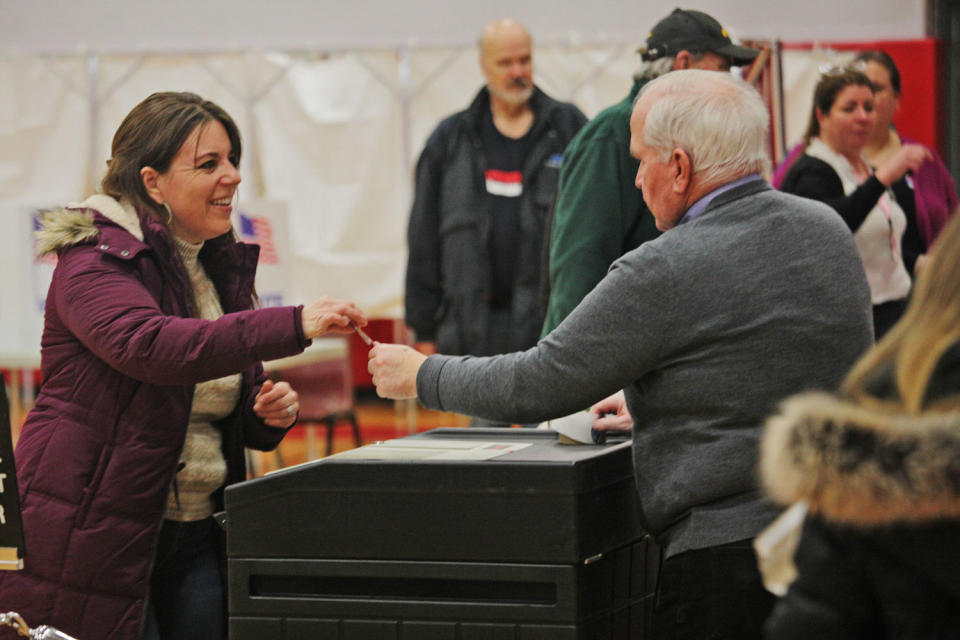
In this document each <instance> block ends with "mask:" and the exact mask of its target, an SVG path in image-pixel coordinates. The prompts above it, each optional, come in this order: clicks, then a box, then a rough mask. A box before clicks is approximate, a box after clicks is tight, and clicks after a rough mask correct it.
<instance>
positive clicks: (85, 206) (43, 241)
mask: <svg viewBox="0 0 960 640" xmlns="http://www.w3.org/2000/svg"><path fill="white" fill-rule="evenodd" d="M93 211H99V212H100V213H101V214H103V215H104V216H105V217H107V218H108V219H110V220H112V221H113V222H115V223H116V224H118V225H120V226H121V227H123V228H124V229H126V230H127V231H129V232H130V233H131V234H132V235H133V236H134V237H135V238H136V239H137V240H141V241H142V240H143V229H142V228H141V227H140V217H139V216H138V215H137V212H136V209H134V208H133V205H131V204H130V203H129V202H125V201H124V202H117V201H116V200H114V199H113V198H111V197H110V196H108V195H104V194H102V193H98V194H94V195H92V196H90V197H89V198H87V199H86V200H84V201H83V202H79V203H77V202H71V203H70V204H68V205H67V206H66V207H64V208H62V209H51V210H49V211H44V212H43V213H42V214H41V216H40V230H39V231H37V232H36V238H37V255H38V256H43V255H46V254H48V253H56V252H57V251H59V250H60V249H63V248H64V247H69V246H73V245H75V244H81V243H84V242H89V241H91V240H92V239H93V238H95V237H96V236H97V235H98V234H99V229H97V226H96V225H95V224H94V215H93Z"/></svg>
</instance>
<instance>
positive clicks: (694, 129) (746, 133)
mask: <svg viewBox="0 0 960 640" xmlns="http://www.w3.org/2000/svg"><path fill="white" fill-rule="evenodd" d="M653 94H655V98H656V99H655V100H654V101H653V102H652V103H651V105H650V109H649V111H648V112H647V115H646V120H645V121H644V125H643V137H644V144H645V145H647V146H648V147H651V148H653V149H655V150H657V151H658V152H659V153H660V156H661V158H662V159H663V160H664V161H666V160H667V159H669V157H670V154H671V153H672V152H673V150H674V149H677V148H680V149H683V150H684V151H685V152H686V153H687V154H688V155H689V156H690V158H691V161H692V164H693V174H694V175H695V176H697V178H698V179H699V180H702V181H704V182H706V183H711V184H712V183H724V182H729V181H731V180H736V179H737V178H741V177H743V176H746V175H750V174H752V173H760V174H764V173H766V172H768V171H769V167H770V158H769V155H768V154H767V130H768V127H769V124H770V115H769V113H768V112H767V107H766V105H764V103H763V100H762V99H761V98H760V94H759V93H757V91H756V90H755V89H754V88H753V87H751V86H750V85H748V84H747V83H746V82H744V81H743V80H741V79H740V78H737V77H735V76H733V75H731V74H729V73H724V72H718V71H702V70H698V69H687V70H683V71H671V72H670V73H667V74H665V75H663V76H660V77H659V78H657V79H655V80H652V81H651V82H649V83H647V84H646V85H644V87H643V89H642V90H641V91H640V93H639V95H638V96H637V100H638V101H639V100H640V98H642V97H643V96H646V95H653Z"/></svg>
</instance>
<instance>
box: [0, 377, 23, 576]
mask: <svg viewBox="0 0 960 640" xmlns="http://www.w3.org/2000/svg"><path fill="white" fill-rule="evenodd" d="M2 380H3V378H2V377H0V382H2ZM23 551H24V544H23V524H22V522H21V520H20V497H19V496H18V495H17V473H16V468H15V467H14V464H13V436H12V434H11V430H10V406H9V405H8V404H7V390H6V387H5V386H4V385H3V384H0V569H22V568H23Z"/></svg>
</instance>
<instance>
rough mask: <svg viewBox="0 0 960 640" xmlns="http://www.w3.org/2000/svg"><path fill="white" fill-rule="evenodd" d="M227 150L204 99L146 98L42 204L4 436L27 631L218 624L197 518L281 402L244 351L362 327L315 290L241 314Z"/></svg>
mask: <svg viewBox="0 0 960 640" xmlns="http://www.w3.org/2000/svg"><path fill="white" fill-rule="evenodd" d="M239 160H240V136H239V132H238V131H237V127H236V125H235V124H234V122H233V120H232V119H231V118H230V116H229V115H227V114H226V112H224V111H223V110H222V109H221V108H220V107H218V106H217V105H215V104H213V103H211V102H209V101H205V100H202V99H201V98H200V97H199V96H196V95H194V94H190V93H155V94H153V95H151V96H149V97H148V98H146V99H145V100H144V101H143V102H141V103H140V104H138V105H137V106H136V107H134V108H133V110H132V111H131V112H130V113H129V114H128V115H127V117H126V118H125V119H124V121H123V123H122V124H121V125H120V128H119V129H118V130H117V133H116V135H115V136H114V139H113V146H112V157H111V159H110V161H109V163H108V170H107V174H106V177H105V178H104V179H103V182H102V189H103V193H101V194H96V195H94V196H91V197H90V198H88V199H87V200H86V201H84V202H82V203H79V204H71V205H68V206H67V207H66V208H65V209H62V210H60V211H53V212H48V213H47V214H46V215H45V217H44V220H43V229H42V231H41V232H40V234H38V235H39V236H40V237H39V241H40V245H41V250H42V251H47V252H53V251H55V252H56V253H57V257H58V260H57V266H56V268H55V270H54V273H53V278H52V281H51V284H50V289H49V293H48V296H47V302H46V309H45V317H44V329H43V339H42V350H41V369H42V373H43V384H42V386H41V387H40V391H39V394H38V396H37V400H36V404H35V406H34V407H33V409H32V410H31V411H30V414H29V415H28V417H27V419H26V421H25V423H24V426H23V429H22V431H21V434H20V438H19V441H18V442H17V449H16V462H17V467H18V468H17V480H18V485H19V490H20V504H21V506H22V512H23V526H24V535H25V557H24V570H23V571H21V572H3V574H4V575H0V607H2V609H3V611H10V610H13V611H16V612H18V613H20V614H21V615H22V616H23V619H24V620H25V621H27V623H28V624H30V625H32V626H35V627H36V626H39V625H42V624H43V625H50V626H53V627H55V628H57V629H59V630H61V631H63V632H64V633H67V634H69V635H71V636H75V637H77V638H80V639H82V640H88V639H89V640H93V639H94V638H97V639H100V640H140V639H143V640H157V639H159V640H167V639H174V638H176V639H177V640H216V639H217V638H221V637H226V617H227V616H226V608H225V606H224V602H225V597H224V594H225V590H224V589H223V585H222V583H221V570H222V569H223V559H222V557H221V554H220V553H219V551H220V548H221V545H222V541H221V536H222V532H221V531H220V530H219V527H217V526H216V524H215V523H214V520H213V518H212V514H213V512H214V511H216V510H219V509H222V494H223V487H224V486H225V485H226V484H229V483H232V482H237V481H240V480H244V479H245V478H246V469H245V466H244V448H245V447H249V448H256V449H262V450H269V449H272V448H274V447H275V446H276V445H277V444H278V443H279V442H280V440H281V438H283V436H284V434H285V433H286V431H287V429H289V428H290V427H291V426H293V424H294V422H295V421H296V417H297V409H298V406H299V399H298V395H297V393H296V392H295V391H294V390H293V389H291V388H290V385H289V384H287V383H285V382H277V383H276V384H274V383H273V382H271V381H268V380H266V378H265V376H264V374H263V366H262V364H261V360H270V359H274V358H280V357H284V356H290V355H294V354H297V353H300V352H301V351H303V349H304V348H306V347H307V345H309V344H310V341H311V339H312V338H314V337H317V336H320V335H322V334H325V333H327V332H329V331H347V330H349V329H350V327H351V323H356V324H359V325H364V324H366V317H365V316H364V314H363V313H362V312H361V311H360V310H359V309H357V308H356V307H355V306H354V305H353V304H351V303H348V302H341V301H336V300H330V299H326V298H323V299H321V300H318V301H315V302H313V303H311V304H308V305H306V306H287V307H273V308H263V309H254V306H255V304H254V303H255V294H254V288H253V283H254V272H255V269H256V265H257V259H258V255H259V248H258V247H256V246H254V245H247V244H243V243H240V242H237V241H236V238H235V235H234V233H233V229H232V225H231V221H230V213H231V209H232V207H231V202H232V200H233V196H234V194H235V192H236V188H237V185H238V184H239V182H240V175H239V173H238V171H237V166H238V163H239ZM13 635H14V634H13V633H12V630H11V629H3V630H0V638H4V639H6V638H12V637H13Z"/></svg>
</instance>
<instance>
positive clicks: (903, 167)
mask: <svg viewBox="0 0 960 640" xmlns="http://www.w3.org/2000/svg"><path fill="white" fill-rule="evenodd" d="M931 158H933V155H932V154H931V153H930V150H929V149H927V148H926V147H925V146H923V145H921V144H905V145H903V146H902V147H900V148H899V149H898V150H897V152H896V153H895V154H893V157H892V158H890V159H889V160H887V161H886V162H884V163H883V164H882V165H881V166H880V168H878V169H877V171H876V174H875V175H876V176H877V180H879V181H880V182H881V183H882V184H883V186H885V187H889V186H890V185H891V184H893V183H894V182H896V181H897V180H899V179H900V178H902V177H903V176H904V175H905V174H906V173H907V172H908V171H917V170H918V169H919V168H920V165H922V164H923V163H924V162H926V161H927V160H929V159H931Z"/></svg>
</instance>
